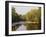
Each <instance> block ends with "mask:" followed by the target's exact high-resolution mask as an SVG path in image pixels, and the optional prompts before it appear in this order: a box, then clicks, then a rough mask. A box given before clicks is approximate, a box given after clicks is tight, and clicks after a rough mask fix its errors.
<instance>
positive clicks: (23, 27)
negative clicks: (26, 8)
mask: <svg viewBox="0 0 46 37" xmlns="http://www.w3.org/2000/svg"><path fill="white" fill-rule="evenodd" d="M24 30H26V26H24V25H23V24H22V25H21V26H19V27H18V28H17V29H16V31H24Z"/></svg>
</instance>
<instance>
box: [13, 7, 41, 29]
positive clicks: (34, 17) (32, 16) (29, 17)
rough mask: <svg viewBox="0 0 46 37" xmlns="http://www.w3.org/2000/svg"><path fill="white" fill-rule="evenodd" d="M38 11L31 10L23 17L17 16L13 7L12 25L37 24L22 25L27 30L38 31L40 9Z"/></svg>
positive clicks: (39, 26) (39, 27)
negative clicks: (21, 23) (20, 22)
mask: <svg viewBox="0 0 46 37" xmlns="http://www.w3.org/2000/svg"><path fill="white" fill-rule="evenodd" d="M38 8H39V9H32V10H31V11H28V12H27V13H26V14H25V15H23V16H22V15H18V14H17V13H16V10H15V8H14V7H12V24H13V23H14V22H19V21H31V22H38V23H29V24H28V23H26V24H24V25H25V26H27V30H38V29H41V7H38Z"/></svg>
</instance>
